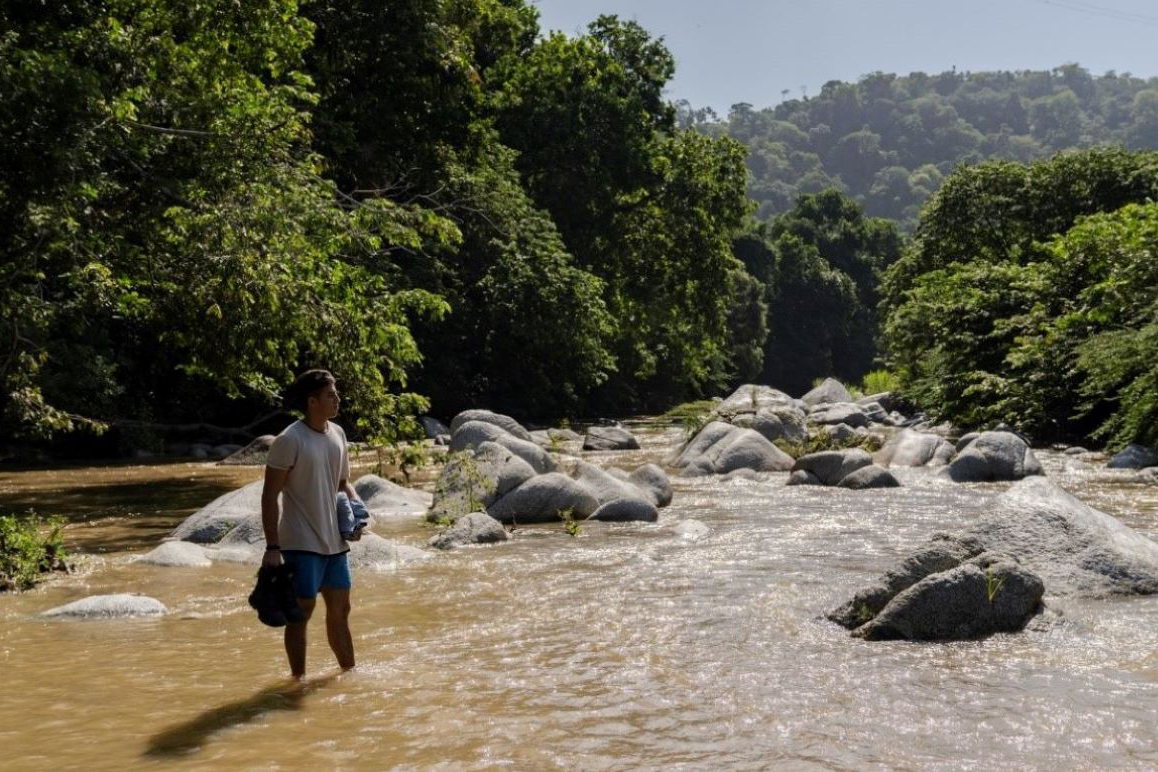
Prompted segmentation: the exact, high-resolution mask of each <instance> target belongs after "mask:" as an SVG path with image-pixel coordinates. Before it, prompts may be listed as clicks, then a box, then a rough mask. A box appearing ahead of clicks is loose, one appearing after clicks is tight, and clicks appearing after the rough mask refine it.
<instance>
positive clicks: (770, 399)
mask: <svg viewBox="0 0 1158 772" xmlns="http://www.w3.org/2000/svg"><path fill="white" fill-rule="evenodd" d="M785 407H788V408H794V407H796V400H794V399H793V398H792V397H790V396H788V395H787V394H785V393H784V392H782V391H780V390H779V389H774V388H772V387H771V386H762V385H759V384H755V383H745V384H744V385H742V386H739V387H737V388H736V390H735V391H733V392H732V393H731V394H729V395H728V396H727V397H726V398H725V399H724V400H723V401H721V402H720V404H719V405H717V406H716V409H715V412H716V414H717V415H720V416H729V415H735V414H738V413H758V412H760V411H761V410H766V409H773V410H775V409H779V408H785Z"/></svg>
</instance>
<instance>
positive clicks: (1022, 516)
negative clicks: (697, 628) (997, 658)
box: [828, 477, 1158, 640]
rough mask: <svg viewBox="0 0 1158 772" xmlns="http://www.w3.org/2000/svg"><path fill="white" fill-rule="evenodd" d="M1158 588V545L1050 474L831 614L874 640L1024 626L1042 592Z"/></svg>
mask: <svg viewBox="0 0 1158 772" xmlns="http://www.w3.org/2000/svg"><path fill="white" fill-rule="evenodd" d="M1156 592H1158V543H1155V542H1154V541H1152V540H1150V539H1148V538H1146V537H1145V536H1143V535H1141V534H1139V533H1137V532H1136V531H1134V530H1132V529H1130V528H1129V527H1127V526H1126V525H1124V524H1123V523H1121V522H1120V521H1118V520H1116V519H1115V518H1113V517H1110V516H1109V515H1107V514H1105V513H1103V512H1099V511H1098V510H1095V509H1093V508H1092V507H1090V506H1088V505H1087V504H1085V503H1083V502H1082V501H1080V500H1078V499H1077V498H1075V497H1073V496H1071V495H1070V494H1068V493H1066V492H1065V491H1063V490H1062V489H1061V488H1059V487H1057V486H1056V485H1055V484H1053V483H1051V482H1050V481H1048V480H1046V479H1045V478H1042V477H1036V478H1030V479H1026V480H1023V481H1021V482H1019V483H1016V484H1015V485H1014V486H1013V487H1011V488H1010V489H1009V490H1008V491H1006V492H1005V493H1003V494H1000V495H998V496H996V497H995V498H994V500H993V502H992V506H991V507H990V508H988V509H987V514H986V515H984V516H983V517H982V518H981V519H980V520H979V521H978V522H977V523H976V524H974V525H972V526H971V527H969V528H966V529H964V530H962V531H959V532H957V533H953V534H938V535H936V536H934V537H933V538H932V539H931V540H930V541H929V543H927V544H926V545H924V546H923V547H921V548H919V549H917V550H915V551H914V552H913V553H911V554H910V555H909V556H907V557H906V558H905V559H904V560H902V561H901V562H900V564H899V565H897V566H896V567H895V568H893V569H892V570H890V571H888V572H886V573H885V574H884V576H882V577H881V578H880V580H878V581H877V582H876V583H874V584H873V585H871V586H869V587H866V588H864V589H862V590H860V591H858V592H857V593H856V594H855V595H853V597H852V598H851V599H850V600H848V601H847V602H846V603H844V604H843V605H841V606H840V607H839V608H836V609H834V610H832V611H831V612H830V613H829V614H828V618H829V619H831V620H832V621H834V622H837V623H838V624H841V625H843V626H844V627H847V628H849V629H850V630H852V631H853V635H855V636H858V637H861V638H866V639H870V640H882V639H893V638H904V639H909V640H939V639H961V638H975V637H980V636H984V635H989V634H992V633H996V632H1011V631H1016V630H1020V629H1022V628H1023V627H1024V626H1025V624H1026V623H1027V622H1028V621H1029V619H1031V618H1032V617H1033V616H1034V615H1035V614H1037V613H1038V612H1039V611H1040V610H1041V609H1042V598H1043V597H1044V596H1046V595H1048V596H1051V597H1064V596H1071V597H1105V596H1108V595H1134V594H1153V593H1156Z"/></svg>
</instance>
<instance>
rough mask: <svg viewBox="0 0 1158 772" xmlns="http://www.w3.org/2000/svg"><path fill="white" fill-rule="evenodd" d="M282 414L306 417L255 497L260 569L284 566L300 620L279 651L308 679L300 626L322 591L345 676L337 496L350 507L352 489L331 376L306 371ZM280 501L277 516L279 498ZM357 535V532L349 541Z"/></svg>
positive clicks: (343, 564) (347, 649)
mask: <svg viewBox="0 0 1158 772" xmlns="http://www.w3.org/2000/svg"><path fill="white" fill-rule="evenodd" d="M286 404H287V406H288V407H291V408H295V409H297V410H300V411H301V412H302V413H303V414H304V415H305V417H304V418H303V419H302V420H300V421H296V422H295V423H293V424H291V425H290V426H289V427H287V428H286V429H285V431H283V432H282V433H281V434H279V435H278V436H277V439H275V440H274V441H273V445H272V446H270V449H269V456H268V458H267V460H266V467H265V487H264V488H263V489H262V492H261V523H262V527H263V528H264V529H265V541H266V546H265V556H264V557H263V558H262V565H263V566H277V565H281V563H282V562H283V561H284V562H285V563H287V564H289V565H290V566H291V567H292V568H293V572H294V580H293V583H294V594H295V595H297V599H298V605H299V606H301V609H302V611H303V612H304V614H305V620H304V621H302V622H300V623H297V624H289V625H286V629H285V652H286V655H287V656H288V657H289V665H290V672H291V673H293V675H294V677H295V678H301V677H302V676H304V675H305V672H306V626H307V625H308V624H309V621H310V616H311V615H312V614H313V611H314V606H315V604H316V603H317V595H318V592H319V591H320V592H321V594H322V599H323V600H324V601H325V602H326V637H327V638H328V639H329V641H330V648H331V649H333V650H334V656H336V657H337V658H338V664H339V665H340V666H341V667H342V669H343V670H349V669H350V668H352V667H354V639H353V638H352V637H351V635H350V623H349V619H350V586H351V581H350V567H349V564H348V562H347V560H346V553H347V552H349V550H350V547H349V545H347V544H346V541H345V540H344V539H343V538H342V535H341V533H340V532H339V530H338V518H337V504H336V502H337V496H338V491H342V492H343V493H345V494H346V495H347V496H349V497H350V500H351V501H356V500H357V499H358V495H357V494H356V493H354V488H353V486H352V485H350V456H349V451H348V449H347V447H346V433H345V432H344V431H342V427H340V426H338V425H337V424H335V423H332V422H331V421H330V419H331V418H334V417H335V416H337V415H338V406H339V400H338V390H337V388H336V387H335V381H334V376H333V375H331V374H330V373H329V372H327V371H325V370H310V371H308V372H305V373H302V374H301V375H300V376H298V378H297V380H296V381H294V382H293V384H292V385H291V386H290V387H289V389H288V390H287V391H286ZM279 494H281V505H282V506H281V507H280V510H281V511H279V506H278V495H279ZM361 537H362V532H361V531H360V530H359V531H355V533H354V536H352V537H351V538H350V541H357V540H358V539H360V538H361Z"/></svg>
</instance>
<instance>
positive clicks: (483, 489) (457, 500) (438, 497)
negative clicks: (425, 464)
mask: <svg viewBox="0 0 1158 772" xmlns="http://www.w3.org/2000/svg"><path fill="white" fill-rule="evenodd" d="M495 484H496V483H495V481H494V480H492V479H491V478H489V477H487V476H486V475H485V474H483V472H482V470H481V469H479V466H478V462H477V461H476V460H475V457H474V453H473V452H471V451H469V450H460V451H458V452H457V453H451V454H450V455H448V456H447V457H446V467H445V468H444V470H443V473H442V474H441V475H439V477H438V482H437V483H436V484H435V486H434V500H435V501H436V502H438V509H439V511H438V517H437V518H436V519H435V520H434V522H435V523H436V524H437V523H444V524H446V525H450V524H452V523H454V521H455V520H456V519H458V518H459V517H461V516H463V515H466V514H469V513H471V512H486V507H485V506H484V505H483V502H482V500H483V497H484V496H486V495H487V494H489V493H492V492H494V489H495Z"/></svg>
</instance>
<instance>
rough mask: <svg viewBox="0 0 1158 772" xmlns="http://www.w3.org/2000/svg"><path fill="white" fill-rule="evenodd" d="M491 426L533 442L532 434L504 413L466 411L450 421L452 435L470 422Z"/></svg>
mask: <svg viewBox="0 0 1158 772" xmlns="http://www.w3.org/2000/svg"><path fill="white" fill-rule="evenodd" d="M475 421H477V422H481V423H485V424H491V425H492V426H497V427H498V428H500V429H502V430H503V431H505V432H506V433H507V434H510V435H511V436H513V437H518V438H519V439H520V440H526V441H527V442H531V433H530V432H528V431H527V430H526V429H524V428H523V425H522V424H520V423H519V422H518V421H516V420H515V419H513V418H511V417H510V416H509V415H503V414H502V413H492V412H491V411H490V410H464V411H462V412H461V413H459V414H458V415H456V416H455V417H454V418H452V419H451V421H450V434H452V435H453V434H455V433H456V432H457V431H458V430H459V428H460V427H461V426H462V425H463V424H465V423H468V422H475Z"/></svg>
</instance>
